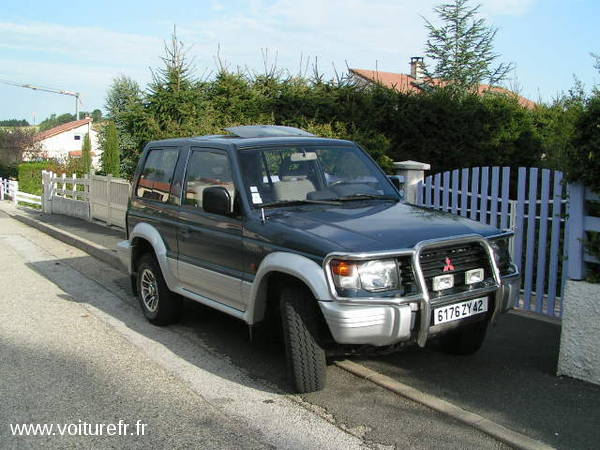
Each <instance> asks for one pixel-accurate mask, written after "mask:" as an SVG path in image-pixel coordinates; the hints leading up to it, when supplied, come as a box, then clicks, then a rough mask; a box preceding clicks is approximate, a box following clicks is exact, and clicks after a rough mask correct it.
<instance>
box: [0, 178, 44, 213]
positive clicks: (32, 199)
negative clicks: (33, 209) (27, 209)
mask: <svg viewBox="0 0 600 450" xmlns="http://www.w3.org/2000/svg"><path fill="white" fill-rule="evenodd" d="M8 199H10V200H11V201H12V202H13V203H14V204H15V205H18V204H19V203H28V204H30V205H38V206H41V205H42V197H41V196H39V195H34V194H29V193H27V192H21V191H19V182H18V181H15V180H6V179H4V178H0V200H8Z"/></svg>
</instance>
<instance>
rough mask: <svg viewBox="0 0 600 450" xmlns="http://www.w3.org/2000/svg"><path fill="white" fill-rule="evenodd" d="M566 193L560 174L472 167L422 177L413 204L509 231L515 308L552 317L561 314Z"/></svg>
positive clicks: (563, 279)
mask: <svg viewBox="0 0 600 450" xmlns="http://www.w3.org/2000/svg"><path fill="white" fill-rule="evenodd" d="M567 193H568V188H567V186H566V185H564V184H563V173H562V172H560V171H554V170H548V169H538V168H535V167H532V168H525V167H520V168H519V169H518V171H517V173H516V176H515V173H514V171H513V172H511V168H510V167H474V168H468V169H457V170H453V171H448V172H444V173H438V174H436V175H432V176H428V177H426V178H425V180H424V181H422V182H421V183H419V184H418V186H417V199H416V203H417V205H420V206H426V207H430V208H434V209H437V210H441V211H447V212H450V213H453V214H459V215H461V216H464V217H469V218H471V219H473V220H478V221H479V222H482V223H486V224H489V225H493V226H496V227H498V228H502V229H510V230H512V231H514V233H515V235H514V237H513V240H512V245H511V252H512V257H513V261H514V262H515V263H516V264H517V266H518V267H519V271H520V272H521V274H522V285H521V289H522V295H521V298H520V300H519V303H518V307H519V308H521V309H525V310H528V311H535V312H537V313H541V314H547V315H549V316H553V317H560V316H561V313H562V297H561V296H562V292H563V287H564V284H565V281H566V275H567V273H566V264H564V262H565V259H566V248H567V246H566V245H565V242H566V228H567V227H566V222H567Z"/></svg>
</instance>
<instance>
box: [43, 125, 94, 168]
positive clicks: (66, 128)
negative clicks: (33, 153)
mask: <svg viewBox="0 0 600 450" xmlns="http://www.w3.org/2000/svg"><path fill="white" fill-rule="evenodd" d="M88 133H89V135H90V143H91V144H92V161H93V165H94V166H96V167H97V166H98V163H99V158H100V153H101V149H100V146H99V145H98V133H97V132H96V130H94V128H93V127H92V119H91V118H89V117H88V118H85V119H81V120H75V121H73V122H68V123H64V124H62V125H59V126H57V127H54V128H50V129H49V130H46V131H43V132H41V133H39V134H38V135H37V136H36V137H35V139H36V141H37V142H39V143H40V145H41V147H42V152H43V153H44V154H45V156H47V157H48V158H54V159H62V160H64V159H67V158H69V157H71V158H80V157H81V153H82V151H81V150H82V147H83V138H84V136H85V135H86V134H88Z"/></svg>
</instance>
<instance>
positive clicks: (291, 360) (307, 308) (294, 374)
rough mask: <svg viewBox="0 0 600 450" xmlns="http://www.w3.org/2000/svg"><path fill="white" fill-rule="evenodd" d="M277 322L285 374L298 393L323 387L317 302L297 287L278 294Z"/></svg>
mask: <svg viewBox="0 0 600 450" xmlns="http://www.w3.org/2000/svg"><path fill="white" fill-rule="evenodd" d="M280 304H281V321H282V328H283V338H284V341H285V353H286V360H287V367H288V371H289V373H290V375H291V378H292V381H293V384H294V387H295V388H296V390H297V391H298V392H299V393H301V394H304V393H307V392H315V391H319V390H321V389H323V388H324V387H325V381H326V366H327V363H326V358H325V350H324V349H323V348H322V347H321V345H320V344H319V340H318V334H319V323H320V319H321V318H320V316H319V311H318V309H317V308H318V306H317V302H316V301H315V299H314V298H313V297H312V296H311V295H308V294H307V293H306V292H305V291H304V290H303V289H301V288H300V287H286V288H284V289H283V290H282V292H281V297H280Z"/></svg>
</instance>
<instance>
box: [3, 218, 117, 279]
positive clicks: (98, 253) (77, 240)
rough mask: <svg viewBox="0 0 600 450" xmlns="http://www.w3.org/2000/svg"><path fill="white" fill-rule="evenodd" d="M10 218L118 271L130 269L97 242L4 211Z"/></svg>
mask: <svg viewBox="0 0 600 450" xmlns="http://www.w3.org/2000/svg"><path fill="white" fill-rule="evenodd" d="M4 212H6V213H7V214H8V215H9V216H10V217H12V218H13V219H16V220H18V221H19V222H21V223H24V224H25V225H29V226H30V227H33V228H35V229H37V230H39V231H41V232H43V233H46V234H48V235H49V236H52V237H53V238H55V239H58V240H59V241H62V242H64V243H66V244H69V245H72V246H73V247H76V248H78V249H80V250H83V251H84V252H86V253H88V254H89V255H91V256H93V257H95V258H97V259H99V260H100V261H103V262H105V263H107V264H109V265H111V266H113V267H114V268H116V269H120V270H125V271H127V270H128V268H127V267H125V266H124V265H123V263H122V262H121V260H120V259H119V257H118V256H117V255H116V254H115V253H113V251H111V250H110V249H108V248H106V247H102V246H101V245H98V244H96V243H95V242H92V241H89V240H87V239H85V238H82V237H81V236H77V235H75V234H73V233H69V232H68V231H65V230H61V229H60V228H57V227H55V226H53V225H50V224H48V223H44V222H41V221H39V220H35V219H32V218H31V217H27V216H25V215H23V214H19V213H18V212H13V211H7V210H4Z"/></svg>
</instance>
